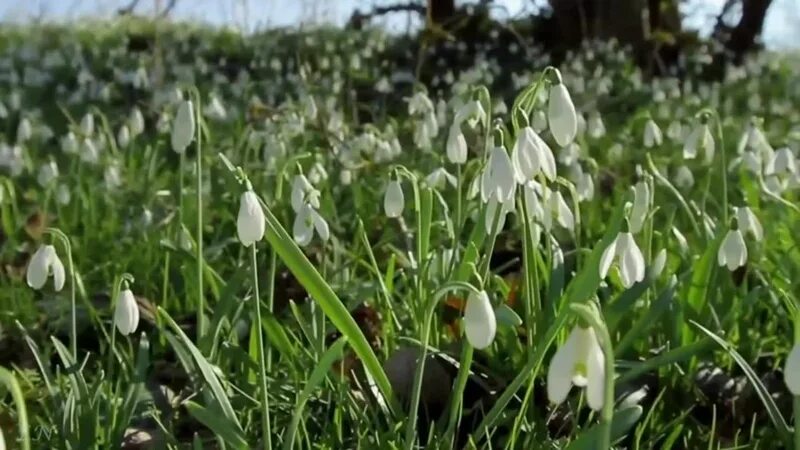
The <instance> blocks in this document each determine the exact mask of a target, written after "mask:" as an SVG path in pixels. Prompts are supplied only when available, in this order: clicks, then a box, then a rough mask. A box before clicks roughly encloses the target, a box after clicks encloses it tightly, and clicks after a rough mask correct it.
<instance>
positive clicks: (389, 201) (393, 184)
mask: <svg viewBox="0 0 800 450" xmlns="http://www.w3.org/2000/svg"><path fill="white" fill-rule="evenodd" d="M404 206H405V197H404V196H403V188H402V187H401V186H400V182H399V181H397V180H392V181H390V182H389V185H388V186H386V193H385V194H384V196H383V210H384V212H386V217H390V218H396V217H400V216H402V215H403V207H404Z"/></svg>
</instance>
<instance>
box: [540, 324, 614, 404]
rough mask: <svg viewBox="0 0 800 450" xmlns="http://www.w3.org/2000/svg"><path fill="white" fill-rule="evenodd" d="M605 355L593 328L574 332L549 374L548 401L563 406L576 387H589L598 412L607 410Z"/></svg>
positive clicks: (574, 329)
mask: <svg viewBox="0 0 800 450" xmlns="http://www.w3.org/2000/svg"><path fill="white" fill-rule="evenodd" d="M605 380H606V369H605V355H604V354H603V349H602V348H601V347H600V343H599V342H598V341H597V336H596V335H595V333H594V329H593V328H583V327H580V326H577V327H575V328H573V329H572V332H571V333H570V335H569V337H568V338H567V341H566V342H564V345H562V346H561V347H560V348H559V349H558V351H556V354H555V355H554V356H553V359H552V360H551V361H550V367H549V369H548V370H547V398H548V399H549V400H550V402H552V403H555V404H561V403H563V402H564V400H566V399H567V395H569V391H570V390H571V389H572V385H573V384H574V385H575V386H578V387H584V386H585V387H586V400H587V403H588V404H589V407H590V408H592V409H593V410H595V411H600V410H601V409H603V403H604V394H605Z"/></svg>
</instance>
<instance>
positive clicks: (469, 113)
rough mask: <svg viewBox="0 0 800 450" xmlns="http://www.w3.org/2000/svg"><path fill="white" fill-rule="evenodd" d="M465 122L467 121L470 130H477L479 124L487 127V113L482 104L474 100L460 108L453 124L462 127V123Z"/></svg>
mask: <svg viewBox="0 0 800 450" xmlns="http://www.w3.org/2000/svg"><path fill="white" fill-rule="evenodd" d="M464 121H467V124H468V125H469V126H470V128H475V126H476V125H477V124H479V123H480V124H482V125H483V126H486V111H484V109H483V106H482V105H481V102H479V101H477V100H472V101H469V102H466V103H464V105H463V106H462V107H461V108H459V110H458V112H456V116H455V119H454V121H453V122H454V123H456V124H458V125H459V126H461V123H462V122H464Z"/></svg>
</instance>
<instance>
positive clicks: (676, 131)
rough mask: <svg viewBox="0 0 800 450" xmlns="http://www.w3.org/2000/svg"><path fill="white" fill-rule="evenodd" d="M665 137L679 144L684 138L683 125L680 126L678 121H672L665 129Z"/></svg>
mask: <svg viewBox="0 0 800 450" xmlns="http://www.w3.org/2000/svg"><path fill="white" fill-rule="evenodd" d="M667 137H668V138H670V139H671V140H672V142H680V141H681V140H682V139H683V138H684V136H683V125H681V123H680V121H678V120H673V121H672V122H670V124H669V126H668V127H667Z"/></svg>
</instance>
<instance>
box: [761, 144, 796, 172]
mask: <svg viewBox="0 0 800 450" xmlns="http://www.w3.org/2000/svg"><path fill="white" fill-rule="evenodd" d="M796 172H797V168H796V166H795V158H794V154H793V153H792V151H791V150H790V149H789V147H782V148H779V149H778V150H776V151H775V153H774V154H773V155H772V158H770V159H769V161H767V166H766V167H765V168H764V175H792V174H794V173H796Z"/></svg>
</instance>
